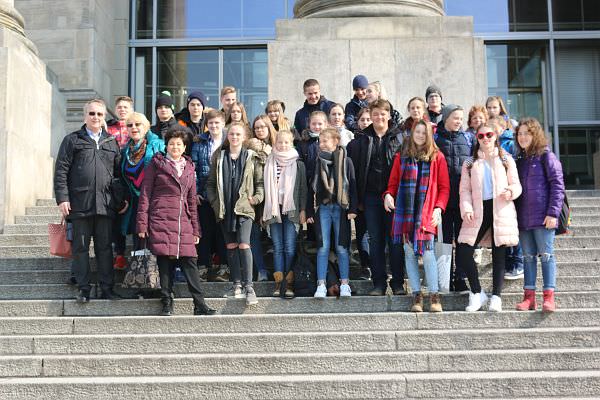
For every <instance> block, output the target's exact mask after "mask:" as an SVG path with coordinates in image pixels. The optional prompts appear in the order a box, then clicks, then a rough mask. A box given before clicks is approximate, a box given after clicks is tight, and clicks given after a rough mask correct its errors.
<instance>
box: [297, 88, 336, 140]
mask: <svg viewBox="0 0 600 400" xmlns="http://www.w3.org/2000/svg"><path fill="white" fill-rule="evenodd" d="M334 104H335V103H334V102H333V101H330V100H327V99H326V98H325V96H321V98H320V99H319V101H318V102H317V104H308V102H307V101H306V100H305V101H304V106H302V108H301V109H299V110H298V111H296V117H295V118H294V128H295V129H296V131H298V132H302V131H304V130H305V129H307V128H308V117H310V114H311V113H312V112H313V111H323V112H324V113H325V114H327V115H329V110H330V109H331V107H333V105H334Z"/></svg>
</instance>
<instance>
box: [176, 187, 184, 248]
mask: <svg viewBox="0 0 600 400" xmlns="http://www.w3.org/2000/svg"><path fill="white" fill-rule="evenodd" d="M179 186H180V189H181V197H179V218H178V219H177V258H178V259H179V252H180V249H179V248H180V246H181V210H182V208H183V188H182V187H181V185H179Z"/></svg>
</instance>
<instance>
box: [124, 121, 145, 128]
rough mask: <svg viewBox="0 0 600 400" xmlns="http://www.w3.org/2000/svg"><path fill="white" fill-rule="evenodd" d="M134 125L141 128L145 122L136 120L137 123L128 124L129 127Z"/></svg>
mask: <svg viewBox="0 0 600 400" xmlns="http://www.w3.org/2000/svg"><path fill="white" fill-rule="evenodd" d="M133 125H135V126H136V128H139V127H141V126H144V124H142V123H141V122H136V123H135V124H127V127H128V128H133Z"/></svg>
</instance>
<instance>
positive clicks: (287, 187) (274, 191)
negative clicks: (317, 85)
mask: <svg viewBox="0 0 600 400" xmlns="http://www.w3.org/2000/svg"><path fill="white" fill-rule="evenodd" d="M293 142H294V136H293V135H292V133H291V132H290V131H283V130H282V131H279V132H278V133H277V139H276V142H275V147H274V148H273V151H272V152H271V155H269V157H268V158H267V162H266V165H265V173H264V176H265V183H264V184H265V203H264V210H263V221H264V223H265V224H266V225H267V227H268V228H267V229H268V230H269V233H270V236H271V239H272V240H273V264H274V269H275V272H274V273H273V278H274V280H275V291H274V292H273V297H278V296H280V295H281V292H280V284H281V282H282V281H283V279H285V280H286V283H287V285H286V290H285V293H284V294H285V297H286V298H292V297H294V289H293V284H294V273H293V272H292V262H293V260H294V255H295V253H296V237H297V235H298V231H299V230H300V225H301V224H304V223H305V222H306V199H307V185H306V170H305V168H304V163H303V162H302V161H300V159H299V156H298V152H297V151H296V150H295V149H294V147H293V145H292V144H293ZM292 188H293V189H292Z"/></svg>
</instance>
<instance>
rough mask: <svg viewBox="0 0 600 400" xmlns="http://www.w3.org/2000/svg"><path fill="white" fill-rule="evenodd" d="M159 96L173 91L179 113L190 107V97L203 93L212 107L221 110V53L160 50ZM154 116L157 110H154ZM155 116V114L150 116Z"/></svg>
mask: <svg viewBox="0 0 600 400" xmlns="http://www.w3.org/2000/svg"><path fill="white" fill-rule="evenodd" d="M157 67H158V76H157V78H158V86H157V90H156V91H157V93H160V92H162V91H163V90H168V91H169V92H171V96H172V97H173V101H174V103H175V112H177V111H179V110H181V109H182V108H183V107H185V106H186V99H187V95H188V94H189V93H190V92H191V91H193V90H200V91H202V93H204V95H205V96H206V97H207V100H208V106H210V107H214V108H217V107H219V50H218V49H210V50H179V49H178V50H171V49H169V50H163V49H159V50H158V64H157ZM152 113H154V110H152ZM150 115H152V114H150Z"/></svg>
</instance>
